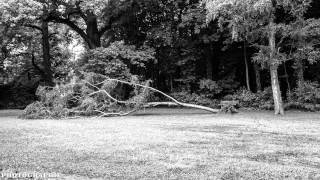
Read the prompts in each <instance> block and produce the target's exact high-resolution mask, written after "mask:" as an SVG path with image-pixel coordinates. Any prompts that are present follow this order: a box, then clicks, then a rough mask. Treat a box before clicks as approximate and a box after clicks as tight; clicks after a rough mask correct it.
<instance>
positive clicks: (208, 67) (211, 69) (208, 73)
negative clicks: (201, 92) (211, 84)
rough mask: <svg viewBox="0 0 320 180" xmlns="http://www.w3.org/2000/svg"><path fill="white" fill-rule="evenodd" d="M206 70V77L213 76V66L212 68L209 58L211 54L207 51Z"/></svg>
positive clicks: (210, 77)
mask: <svg viewBox="0 0 320 180" xmlns="http://www.w3.org/2000/svg"><path fill="white" fill-rule="evenodd" d="M206 66H207V67H206V68H207V69H206V71H207V79H210V80H212V78H213V68H212V59H211V54H209V53H208V55H207V57H206Z"/></svg>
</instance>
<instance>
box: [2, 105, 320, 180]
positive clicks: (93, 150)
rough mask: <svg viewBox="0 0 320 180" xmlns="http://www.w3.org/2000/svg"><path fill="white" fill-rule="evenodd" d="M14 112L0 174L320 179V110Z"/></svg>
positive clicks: (5, 128) (5, 123)
mask: <svg viewBox="0 0 320 180" xmlns="http://www.w3.org/2000/svg"><path fill="white" fill-rule="evenodd" d="M12 114H13V112H8V111H1V112H0V173H1V172H9V171H14V172H29V171H36V172H46V173H49V172H51V173H52V172H54V173H58V174H59V177H58V178H57V179H89V178H93V179H241V178H242V179H295V178H298V179H300V178H302V179H308V178H313V179H320V114H319V113H305V112H302V113H299V112H289V113H287V115H285V116H284V117H278V116H274V115H273V114H272V112H242V113H239V114H236V115H227V114H207V113H204V112H202V111H197V110H188V109H156V110H148V111H141V112H139V113H138V114H136V115H134V116H128V117H118V118H91V119H71V120H21V119H17V118H16V117H15V116H14V115H12ZM10 115H11V116H10ZM0 179H1V176H0Z"/></svg>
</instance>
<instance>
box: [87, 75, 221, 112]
mask: <svg viewBox="0 0 320 180" xmlns="http://www.w3.org/2000/svg"><path fill="white" fill-rule="evenodd" d="M99 76H101V77H104V78H105V79H106V80H104V81H102V82H100V83H98V84H91V83H89V82H87V81H85V83H87V84H89V85H90V86H92V87H94V88H96V89H97V91H96V92H94V93H91V94H90V95H89V96H92V95H95V94H98V93H104V94H106V95H107V96H108V97H109V98H110V99H111V100H113V101H115V102H117V103H120V104H130V102H128V101H121V100H117V99H116V98H114V97H112V96H111V95H110V93H108V92H107V91H105V90H101V89H100V88H98V86H99V85H101V84H104V83H106V82H108V81H114V82H118V83H123V84H127V85H130V86H135V87H142V88H145V89H148V90H151V91H154V92H157V93H159V94H161V95H163V96H165V97H167V98H168V99H170V100H172V101H173V102H150V103H146V104H144V105H142V106H141V107H140V108H142V107H145V108H146V107H156V106H160V105H166V106H181V107H187V108H195V109H200V110H204V111H208V112H211V113H218V112H219V110H218V109H212V108H210V107H206V106H201V105H195V104H189V103H183V102H180V101H178V100H176V99H175V98H173V97H171V96H169V95H168V94H166V93H164V92H162V91H160V90H158V89H155V88H153V87H150V86H145V85H141V84H137V83H132V82H127V81H123V80H119V79H112V78H109V77H107V76H104V75H101V74H99ZM138 109H139V108H137V109H134V110H133V111H130V112H128V113H122V112H120V113H104V112H100V113H101V114H102V116H127V115H130V114H132V113H134V112H136V111H137V110H138ZM97 112H98V111H97Z"/></svg>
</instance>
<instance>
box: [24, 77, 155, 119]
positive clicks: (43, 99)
mask: <svg viewBox="0 0 320 180" xmlns="http://www.w3.org/2000/svg"><path fill="white" fill-rule="evenodd" d="M132 83H134V81H132ZM119 85H120V87H121V85H122V84H121V82H119V81H114V80H110V79H109V78H108V77H106V76H103V75H100V74H96V73H85V74H83V75H82V77H81V78H79V77H74V78H73V79H72V80H71V81H70V82H68V83H65V84H60V85H56V86H55V87H41V86H40V87H39V88H38V90H37V93H36V94H37V96H38V98H39V101H37V102H35V103H33V104H31V105H29V106H28V107H27V108H26V109H25V110H24V113H23V115H22V116H21V117H22V118H26V119H29V118H32V119H35V118H36V119H44V118H54V119H61V118H68V117H74V116H93V115H99V114H100V115H101V113H102V112H103V113H118V112H123V111H127V110H133V109H137V108H140V107H141V106H142V105H143V104H144V103H145V102H146V101H147V100H148V98H149V96H150V93H149V91H148V90H146V89H145V88H141V87H137V86H134V87H133V88H132V92H131V93H130V94H131V95H130V96H129V98H128V99H127V100H119V99H117V97H119V95H118V93H119V91H118V88H119ZM148 85H149V81H147V82H146V86H148ZM120 92H121V91H120Z"/></svg>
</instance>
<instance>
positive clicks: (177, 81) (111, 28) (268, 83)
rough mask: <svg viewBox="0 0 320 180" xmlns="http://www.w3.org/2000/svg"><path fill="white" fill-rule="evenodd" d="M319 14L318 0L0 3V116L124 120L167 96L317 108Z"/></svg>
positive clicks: (279, 110) (278, 109)
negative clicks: (9, 111) (19, 112)
mask: <svg viewBox="0 0 320 180" xmlns="http://www.w3.org/2000/svg"><path fill="white" fill-rule="evenodd" d="M319 10H320V1H318V0H313V1H312V0H203V1H201V0H175V1H174V0H122V1H119V0H87V1H82V0H0V33H1V35H0V47H1V54H0V91H1V93H0V108H2V109H4V108H25V107H26V106H27V105H29V104H31V103H32V104H31V105H29V106H28V107H27V109H26V110H27V111H30V112H34V111H38V110H39V109H43V108H46V111H44V112H38V113H40V114H46V115H48V113H49V112H50V113H51V115H52V116H60V115H61V114H57V113H62V112H63V113H64V115H70V114H71V115H75V114H77V113H79V112H81V113H79V114H83V112H86V113H85V114H89V115H92V114H94V113H95V112H96V113H98V112H100V113H111V115H112V113H115V112H121V113H120V114H125V113H123V112H124V110H128V109H131V110H132V109H135V107H142V106H144V105H145V104H146V102H163V101H167V100H165V98H168V97H167V96H166V95H168V96H169V99H170V98H171V97H173V98H174V99H177V100H179V102H184V103H190V104H195V105H203V106H206V107H211V108H217V107H218V106H219V105H220V102H221V101H222V100H230V101H238V102H239V106H240V107H242V108H250V109H256V110H274V111H275V114H284V110H287V109H299V110H308V111H318V110H320V85H319V82H320V73H318V72H319V70H320V62H319V59H320V19H319V18H320V11H319ZM149 87H152V89H151V90H153V91H155V92H151V90H150V89H149ZM159 92H160V93H159ZM157 93H158V94H157ZM162 93H163V94H162ZM164 93H165V94H164ZM159 94H160V95H159ZM119 104H122V105H119ZM180 105H181V104H180ZM182 105H183V104H182ZM48 107H50V108H49V110H48ZM129 107H130V108H129ZM71 109H72V111H71ZM50 113H49V114H50ZM53 114H54V115H53ZM38 115H39V114H38ZM104 115H108V114H104Z"/></svg>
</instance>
